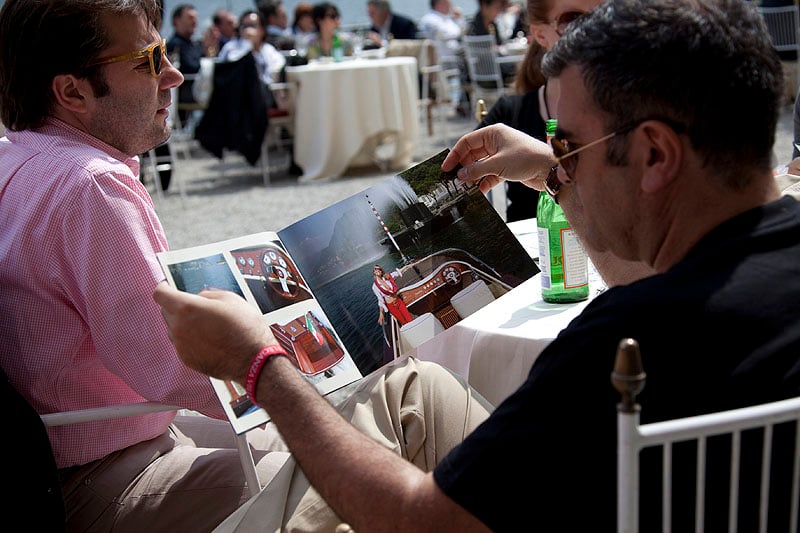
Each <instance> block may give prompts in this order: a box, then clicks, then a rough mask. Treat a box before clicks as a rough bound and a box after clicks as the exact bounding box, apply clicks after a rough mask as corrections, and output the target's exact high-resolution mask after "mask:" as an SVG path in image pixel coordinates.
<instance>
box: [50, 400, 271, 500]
mask: <svg viewBox="0 0 800 533" xmlns="http://www.w3.org/2000/svg"><path fill="white" fill-rule="evenodd" d="M178 410H181V407H178V406H175V405H167V404H162V403H159V402H141V403H130V404H124V405H110V406H107V407H97V408H94V409H80V410H75V411H66V412H61V413H48V414H44V415H40V418H41V419H42V422H43V423H44V425H45V426H48V427H52V426H64V425H68V424H79V423H81V422H92V421H97V420H108V419H111V418H123V417H128V416H138V415H143V414H147V413H158V412H162V411H178ZM231 431H233V428H231ZM236 447H237V448H238V450H239V460H240V462H241V464H242V470H243V471H244V476H245V480H246V481H247V487H248V490H249V491H250V495H251V496H255V495H256V494H258V493H259V491H260V490H261V484H260V483H259V480H258V472H257V471H256V465H255V461H253V453H252V451H251V450H250V446H249V445H248V444H247V437H246V433H242V434H241V435H237V436H236Z"/></svg>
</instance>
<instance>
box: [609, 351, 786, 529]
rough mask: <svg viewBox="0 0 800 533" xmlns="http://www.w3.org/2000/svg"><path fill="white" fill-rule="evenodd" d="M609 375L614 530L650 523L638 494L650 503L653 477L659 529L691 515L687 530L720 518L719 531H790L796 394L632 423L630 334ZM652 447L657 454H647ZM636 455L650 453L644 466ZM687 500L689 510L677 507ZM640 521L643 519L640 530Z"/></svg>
mask: <svg viewBox="0 0 800 533" xmlns="http://www.w3.org/2000/svg"><path fill="white" fill-rule="evenodd" d="M611 380H612V382H613V384H614V386H615V388H616V389H617V390H618V391H619V392H620V393H621V394H622V401H621V403H620V404H619V406H618V416H617V531H619V532H626V533H635V532H637V531H639V528H640V527H642V529H643V530H650V529H651V528H652V527H654V525H653V518H654V516H652V515H654V514H656V513H655V512H654V510H653V509H652V508H651V507H649V508H648V511H644V510H641V511H640V504H641V502H640V493H641V494H645V493H647V495H648V498H651V499H652V498H653V497H655V499H656V500H657V499H658V496H659V495H658V494H653V490H652V489H654V485H655V486H657V485H658V482H659V481H660V486H661V489H660V502H661V505H660V507H661V512H660V518H661V529H662V530H663V531H671V530H672V528H673V527H675V530H676V531H684V530H686V527H685V526H686V524H683V525H682V526H680V527H676V526H675V525H674V524H673V520H675V521H678V518H677V517H679V516H680V519H681V520H686V519H690V518H692V515H693V522H694V530H695V531H705V530H707V529H713V530H717V529H719V528H720V526H721V525H722V522H725V521H726V522H727V524H726V526H725V529H726V530H727V531H738V530H739V528H740V527H741V528H742V531H756V530H757V531H762V532H763V531H767V530H769V531H798V529H797V528H798V506H799V505H800V503H799V502H800V488H799V487H800V397H797V398H792V399H788V400H781V401H775V402H772V403H766V404H762V405H756V406H752V407H743V408H739V409H734V410H730V411H723V412H718V413H712V414H707V415H700V416H693V417H687V418H680V419H674V420H668V421H664V422H656V423H650V424H642V425H640V424H639V413H640V406H639V405H638V404H637V403H636V401H635V397H636V395H637V394H638V393H639V392H641V390H642V388H643V387H644V381H645V373H644V370H643V368H642V362H641V356H640V354H639V347H638V344H637V343H636V341H635V340H633V339H624V340H623V341H622V342H621V343H620V345H619V348H618V350H617V359H616V362H615V365H614V372H612V374H611ZM677 394H680V393H679V392H678V393H677ZM654 449H655V450H654ZM659 449H660V458H659V456H658V455H655V454H653V451H656V452H658V451H659ZM643 454H651V455H649V456H648V460H647V461H648V462H647V464H646V465H645V464H644V463H643V462H642V460H641V455H643ZM659 463H660V465H659ZM654 466H656V468H652V467H654ZM657 466H660V469H659V468H657ZM653 470H660V471H653ZM680 481H688V484H689V485H691V484H693V485H694V486H693V487H687V486H686V484H680ZM687 489H688V490H687ZM648 491H649V492H648ZM655 492H658V491H655ZM687 501H688V503H689V504H690V508H689V509H686V508H685V507H681V508H680V509H679V508H678V507H679V505H680V503H681V502H687ZM692 506H693V509H692V508H691V507H692ZM712 513H713V516H712ZM640 518H641V519H642V520H645V519H647V521H648V526H647V527H645V526H644V525H642V524H640ZM655 518H656V519H657V518H658V517H655ZM711 521H713V524H714V526H713V528H712V527H711V526H710V525H709V522H711ZM756 524H757V526H756Z"/></svg>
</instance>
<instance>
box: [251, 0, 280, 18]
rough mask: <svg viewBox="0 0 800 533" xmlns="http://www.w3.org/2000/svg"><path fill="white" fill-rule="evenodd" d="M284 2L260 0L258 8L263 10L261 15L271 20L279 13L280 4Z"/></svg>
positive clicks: (257, 4)
mask: <svg viewBox="0 0 800 533" xmlns="http://www.w3.org/2000/svg"><path fill="white" fill-rule="evenodd" d="M282 3H283V2H282V1H281V0H258V1H257V2H256V9H258V10H259V11H261V16H262V17H264V20H269V18H270V17H274V16H275V15H277V14H278V6H279V5H281V4H282Z"/></svg>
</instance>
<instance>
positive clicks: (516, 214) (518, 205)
mask: <svg viewBox="0 0 800 533" xmlns="http://www.w3.org/2000/svg"><path fill="white" fill-rule="evenodd" d="M543 55H544V49H543V48H542V47H541V46H539V45H538V44H537V43H536V42H532V43H530V45H529V46H528V51H527V52H526V53H525V58H524V59H523V60H522V62H521V63H520V64H519V68H518V69H517V73H516V77H515V78H514V89H515V90H516V93H517V94H513V95H507V96H501V97H500V99H499V100H497V102H496V103H495V104H494V105H493V106H492V108H491V109H490V110H489V113H487V115H486V116H485V117H483V120H481V123H480V124H478V127H479V128H482V127H484V126H488V125H490V124H498V123H503V124H506V125H508V126H511V127H512V128H514V129H518V130H520V131H522V132H525V133H527V134H528V135H530V136H532V137H535V138H537V139H540V140H545V138H546V137H545V131H544V118H543V115H544V116H550V114H549V113H548V112H547V109H545V110H544V113H542V110H541V108H540V105H539V93H540V91H541V92H542V93H544V87H545V78H544V76H542V73H541V71H540V69H539V63H540V62H541V59H542V56H543ZM545 108H546V106H545ZM505 185H506V196H507V198H508V206H507V207H506V222H513V221H515V220H524V219H526V218H535V217H536V204H537V202H538V201H539V191H537V190H535V189H531V188H530V187H528V186H527V185H524V184H522V183H520V182H517V181H507V182H505ZM501 186H502V185H501Z"/></svg>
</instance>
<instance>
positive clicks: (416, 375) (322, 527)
mask: <svg viewBox="0 0 800 533" xmlns="http://www.w3.org/2000/svg"><path fill="white" fill-rule="evenodd" d="M348 388H349V389H351V390H352V394H350V395H349V396H347V397H346V399H345V400H343V401H342V402H341V403H340V404H339V406H338V407H337V409H338V410H339V411H340V412H341V413H342V414H343V416H344V417H345V418H346V419H348V420H351V421H352V422H353V424H354V425H355V426H356V427H358V428H360V429H361V430H362V431H364V432H365V433H367V434H368V435H370V436H372V437H373V438H375V439H377V440H378V441H380V442H382V443H384V444H385V445H386V446H387V447H389V448H391V449H392V450H394V451H395V452H396V453H398V454H399V455H402V456H403V457H405V458H407V459H408V460H409V461H411V462H413V463H414V464H416V465H417V466H419V467H420V468H422V469H423V470H430V469H431V468H433V466H434V465H435V464H436V463H437V462H438V461H439V459H440V458H441V457H442V456H443V455H444V454H445V453H447V451H449V450H450V449H451V448H452V447H453V446H455V445H456V444H458V443H459V442H460V441H461V440H462V439H463V438H464V436H465V435H466V434H467V433H469V432H470V431H472V429H473V428H475V427H476V426H477V425H478V424H479V423H480V422H482V421H483V420H484V419H485V418H486V417H487V416H488V413H489V411H490V409H491V406H489V404H488V403H487V402H486V401H485V400H484V399H483V398H481V397H480V396H478V395H477V393H475V392H473V391H472V390H471V389H470V388H469V387H468V386H467V385H466V383H464V381H463V380H462V379H461V378H458V377H456V376H455V375H453V374H452V373H450V372H449V371H448V370H445V369H444V368H443V367H440V366H438V365H435V364H433V363H425V362H420V361H416V360H413V359H408V360H406V359H401V360H398V361H396V362H394V363H392V364H390V365H388V366H387V367H384V368H383V369H381V370H378V371H377V372H375V373H374V374H371V375H370V376H368V377H366V378H365V379H362V380H360V381H359V382H358V383H357V384H354V385H352V386H350V387H348ZM341 392H345V391H341ZM247 440H248V442H249V443H250V446H251V449H252V450H253V459H254V460H255V461H256V468H257V470H258V476H259V481H260V482H261V485H262V486H264V489H263V491H262V492H261V494H259V495H258V496H257V497H255V498H252V499H250V500H249V501H248V498H249V496H250V495H249V492H248V489H247V485H246V482H245V479H244V473H243V470H242V467H241V463H240V460H239V454H238V450H237V447H236V437H235V435H234V432H233V430H232V429H231V426H230V424H229V423H228V422H225V421H221V420H215V419H211V418H207V417H203V416H179V417H177V418H176V419H175V421H174V423H173V425H172V426H171V428H170V431H169V432H168V433H166V434H164V435H162V436H160V437H158V438H156V439H153V440H150V441H146V442H142V443H139V444H137V445H135V446H131V447H129V448H126V449H124V450H121V451H119V452H115V453H113V454H110V455H108V456H107V457H104V458H103V459H100V460H98V461H95V462H93V463H89V464H87V465H83V466H81V467H78V468H75V469H65V470H62V472H61V477H62V492H63V494H64V501H65V506H66V509H67V521H68V529H69V530H70V531H92V532H107V531H115V532H127V531H130V532H136V533H141V532H145V533H158V532H161V531H170V532H175V531H191V532H193V533H195V532H207V531H211V530H213V529H214V528H215V527H216V526H217V525H219V524H220V523H221V522H222V521H223V520H225V518H226V517H228V516H229V515H231V513H234V511H236V510H237V509H239V508H240V506H242V504H243V503H245V502H246V504H245V505H244V506H242V507H241V508H240V509H239V511H236V513H235V514H233V515H231V516H230V518H229V519H228V520H226V521H225V522H224V524H222V525H221V526H220V529H219V531H280V530H281V529H284V528H285V529H287V530H292V531H333V529H334V528H335V526H336V525H337V524H338V523H339V522H340V520H339V519H338V517H336V515H335V514H334V513H333V512H332V511H331V510H330V508H329V507H328V506H327V505H326V504H325V502H324V501H323V500H322V499H321V498H320V497H319V495H318V494H317V493H316V491H314V489H313V488H311V487H310V486H309V483H308V481H307V480H306V478H305V476H304V475H303V474H302V472H301V471H300V469H299V468H298V467H297V465H296V463H295V462H294V459H293V458H292V457H291V455H290V454H289V453H288V450H287V447H286V445H285V443H284V442H283V440H282V439H281V438H280V436H279V434H278V432H277V431H276V429H275V427H274V424H267V425H266V427H265V428H264V429H261V428H258V429H253V430H250V431H249V432H248V433H247ZM321 446H322V447H323V448H324V445H323V444H322V443H321Z"/></svg>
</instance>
